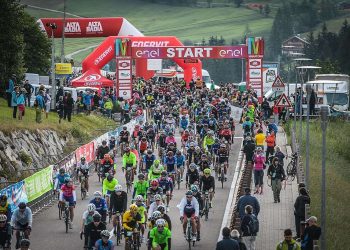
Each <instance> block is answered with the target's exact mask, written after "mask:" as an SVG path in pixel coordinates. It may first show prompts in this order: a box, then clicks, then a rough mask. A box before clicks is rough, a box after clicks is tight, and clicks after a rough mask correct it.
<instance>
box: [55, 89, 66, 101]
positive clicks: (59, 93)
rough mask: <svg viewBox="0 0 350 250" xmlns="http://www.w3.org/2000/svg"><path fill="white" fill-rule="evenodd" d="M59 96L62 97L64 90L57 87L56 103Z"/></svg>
mask: <svg viewBox="0 0 350 250" xmlns="http://www.w3.org/2000/svg"><path fill="white" fill-rule="evenodd" d="M60 96H62V97H63V96H64V90H63V87H59V89H58V90H57V94H56V103H57V102H58V100H59V99H60Z"/></svg>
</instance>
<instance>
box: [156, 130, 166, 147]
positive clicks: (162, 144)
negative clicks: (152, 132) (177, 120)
mask: <svg viewBox="0 0 350 250" xmlns="http://www.w3.org/2000/svg"><path fill="white" fill-rule="evenodd" d="M165 140H166V135H165V132H164V131H163V130H162V131H160V133H159V136H158V139H157V145H158V146H159V150H161V149H165V148H166V146H167V145H166V143H165Z"/></svg>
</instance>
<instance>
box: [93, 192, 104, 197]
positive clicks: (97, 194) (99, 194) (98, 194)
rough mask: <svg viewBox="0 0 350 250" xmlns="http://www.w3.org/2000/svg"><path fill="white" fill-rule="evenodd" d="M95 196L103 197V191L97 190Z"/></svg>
mask: <svg viewBox="0 0 350 250" xmlns="http://www.w3.org/2000/svg"><path fill="white" fill-rule="evenodd" d="M94 197H95V198H101V197H102V194H101V192H100V191H96V192H95V193H94Z"/></svg>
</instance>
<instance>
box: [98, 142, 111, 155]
mask: <svg viewBox="0 0 350 250" xmlns="http://www.w3.org/2000/svg"><path fill="white" fill-rule="evenodd" d="M108 152H109V147H108V146H107V141H105V140H103V141H102V145H101V146H99V147H98V149H97V154H96V158H97V160H102V159H103V157H104V155H105V154H108Z"/></svg>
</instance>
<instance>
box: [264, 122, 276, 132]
mask: <svg viewBox="0 0 350 250" xmlns="http://www.w3.org/2000/svg"><path fill="white" fill-rule="evenodd" d="M265 126H266V127H267V132H269V133H271V131H273V132H274V133H275V136H277V132H278V127H277V125H276V124H275V123H270V122H269V121H265Z"/></svg>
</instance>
